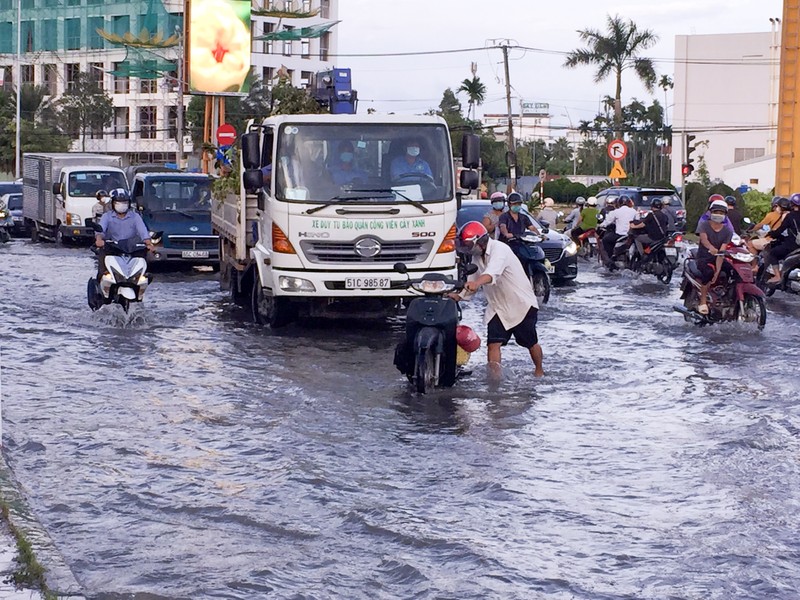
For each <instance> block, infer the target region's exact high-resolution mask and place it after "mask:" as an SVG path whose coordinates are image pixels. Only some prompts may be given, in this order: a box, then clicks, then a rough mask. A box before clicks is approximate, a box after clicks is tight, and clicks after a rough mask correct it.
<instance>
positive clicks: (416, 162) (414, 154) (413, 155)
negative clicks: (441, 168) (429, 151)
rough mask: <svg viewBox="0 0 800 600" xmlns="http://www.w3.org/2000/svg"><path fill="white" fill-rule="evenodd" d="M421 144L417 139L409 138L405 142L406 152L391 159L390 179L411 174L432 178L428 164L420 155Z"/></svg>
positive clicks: (401, 177) (409, 176) (393, 179)
mask: <svg viewBox="0 0 800 600" xmlns="http://www.w3.org/2000/svg"><path fill="white" fill-rule="evenodd" d="M420 151H421V146H420V143H419V140H411V141H410V142H408V144H406V152H405V154H404V155H403V156H398V157H397V158H395V159H394V160H393V161H392V166H391V168H390V170H389V171H390V173H389V175H390V177H391V178H392V181H395V180H398V179H403V178H406V177H408V178H409V179H411V175H421V176H423V177H427V178H428V179H433V172H432V171H431V167H430V165H429V164H428V163H427V162H426V161H425V160H424V159H423V158H421V157H420Z"/></svg>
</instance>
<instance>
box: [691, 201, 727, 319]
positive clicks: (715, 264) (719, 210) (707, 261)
mask: <svg viewBox="0 0 800 600" xmlns="http://www.w3.org/2000/svg"><path fill="white" fill-rule="evenodd" d="M716 195H718V194H716ZM727 213H728V205H727V204H726V203H725V200H724V199H722V198H721V199H719V200H714V201H712V202H711V204H710V206H709V207H708V219H707V220H706V221H701V222H700V223H699V224H698V226H697V228H698V233H699V235H700V243H699V245H698V247H697V268H698V269H699V270H700V274H701V276H700V283H701V284H702V286H701V288H700V301H699V304H698V306H697V312H699V313H700V314H702V315H707V314H708V304H707V298H708V288H709V287H710V286H711V285H712V284H714V283H716V281H717V277H719V273H720V270H721V269H722V267H723V265H724V264H725V260H724V257H723V255H722V253H723V252H724V251H725V249H726V248H727V247H728V244H729V243H730V241H731V238H732V237H733V229H732V228H731V227H727V226H726V225H725V218H726V215H727Z"/></svg>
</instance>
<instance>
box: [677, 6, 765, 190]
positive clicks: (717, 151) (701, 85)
mask: <svg viewBox="0 0 800 600" xmlns="http://www.w3.org/2000/svg"><path fill="white" fill-rule="evenodd" d="M779 60H780V31H779V25H778V24H777V23H776V22H775V21H773V26H772V31H771V32H764V33H740V34H720V35H680V36H676V38H675V77H674V82H675V87H674V100H675V108H674V112H673V120H672V127H673V150H672V183H674V184H676V185H680V183H681V165H682V164H683V163H684V162H685V161H686V156H685V147H686V138H685V137H684V136H685V134H686V133H689V134H691V135H694V136H696V137H695V139H694V140H693V141H692V145H693V146H695V147H696V150H695V151H694V152H693V153H692V155H691V158H693V159H694V167H695V172H694V174H693V175H692V176H690V177H689V179H688V181H692V180H693V179H696V178H697V167H698V162H699V160H700V158H701V157H702V160H703V162H704V163H705V165H706V168H707V169H708V173H709V177H710V178H711V180H712V181H713V180H716V179H719V180H722V181H724V182H725V183H726V184H728V185H730V186H731V187H734V188H737V187H739V186H740V185H747V186H749V187H751V188H754V189H758V190H760V191H763V192H768V191H769V190H771V189H772V188H773V187H774V185H775V169H776V163H775V152H776V136H777V120H778V110H777V102H778V88H779V86H778V83H779V79H778V78H779Z"/></svg>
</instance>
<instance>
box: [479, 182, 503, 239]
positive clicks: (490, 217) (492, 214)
mask: <svg viewBox="0 0 800 600" xmlns="http://www.w3.org/2000/svg"><path fill="white" fill-rule="evenodd" d="M490 200H491V203H492V209H491V210H490V211H488V212H487V213H486V214H485V215H483V226H484V227H486V231H488V232H489V235H491V236H492V237H493V238H494V239H497V238H498V237H499V236H500V228H499V227H498V224H499V221H500V216H501V215H502V214H503V211H504V210H505V208H506V195H505V194H504V193H503V192H494V193H493V194H492V197H491V198H490Z"/></svg>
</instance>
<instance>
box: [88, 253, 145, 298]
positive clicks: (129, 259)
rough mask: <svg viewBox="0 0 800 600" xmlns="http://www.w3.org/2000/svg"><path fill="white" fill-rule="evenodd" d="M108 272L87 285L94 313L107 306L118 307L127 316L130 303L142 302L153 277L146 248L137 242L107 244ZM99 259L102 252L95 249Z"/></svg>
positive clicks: (106, 265)
mask: <svg viewBox="0 0 800 600" xmlns="http://www.w3.org/2000/svg"><path fill="white" fill-rule="evenodd" d="M105 248H106V252H105V257H104V259H103V260H104V261H105V272H104V273H103V276H102V277H101V278H100V281H97V279H96V278H95V277H92V278H91V279H89V281H88V283H87V289H86V293H87V301H88V303H89V308H91V309H92V311H95V310H98V309H99V308H100V307H102V306H105V305H106V304H119V305H120V306H121V307H122V309H123V310H124V311H125V312H126V313H127V312H128V309H129V308H130V304H131V302H141V301H142V300H143V299H144V293H145V291H146V290H147V286H149V285H150V282H151V281H152V280H153V276H152V275H150V274H149V273H148V272H147V261H146V260H145V256H147V247H146V246H145V245H144V244H143V243H142V241H141V240H140V239H138V238H129V239H126V240H119V241H117V242H113V241H106V242H105ZM92 252H94V253H95V254H97V255H98V260H100V256H99V255H100V249H99V248H98V247H97V246H92Z"/></svg>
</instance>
